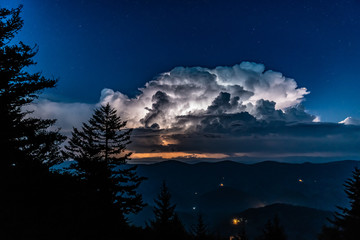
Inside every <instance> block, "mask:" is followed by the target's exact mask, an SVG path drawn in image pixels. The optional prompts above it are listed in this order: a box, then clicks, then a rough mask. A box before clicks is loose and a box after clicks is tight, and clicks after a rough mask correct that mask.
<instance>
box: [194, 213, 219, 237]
mask: <svg viewBox="0 0 360 240" xmlns="http://www.w3.org/2000/svg"><path fill="white" fill-rule="evenodd" d="M192 235H193V239H194V240H211V239H215V237H214V236H212V235H211V234H209V231H208V226H207V225H206V224H205V222H204V218H203V215H202V214H201V213H199V214H198V215H197V223H196V225H195V226H194V227H193V229H192Z"/></svg>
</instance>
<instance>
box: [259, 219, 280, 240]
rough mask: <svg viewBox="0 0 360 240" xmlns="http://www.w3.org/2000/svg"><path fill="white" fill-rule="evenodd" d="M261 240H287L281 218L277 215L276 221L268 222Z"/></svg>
mask: <svg viewBox="0 0 360 240" xmlns="http://www.w3.org/2000/svg"><path fill="white" fill-rule="evenodd" d="M258 239H259V240H286V239H287V237H286V235H285V232H284V228H283V227H282V226H281V225H280V222H279V217H278V216H277V215H276V216H275V217H274V219H273V220H272V221H271V220H268V222H267V223H266V225H265V228H264V230H263V235H262V236H260V237H259V238H258Z"/></svg>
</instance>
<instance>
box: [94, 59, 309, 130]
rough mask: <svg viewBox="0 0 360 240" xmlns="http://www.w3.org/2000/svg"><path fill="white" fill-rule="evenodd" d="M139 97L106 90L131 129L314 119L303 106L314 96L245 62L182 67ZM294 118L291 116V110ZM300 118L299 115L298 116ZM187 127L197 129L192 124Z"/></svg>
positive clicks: (103, 96) (147, 87) (103, 100)
mask: <svg viewBox="0 0 360 240" xmlns="http://www.w3.org/2000/svg"><path fill="white" fill-rule="evenodd" d="M139 90H140V91H141V93H140V94H139V95H138V96H137V97H136V98H129V97H127V96H126V95H124V94H122V93H120V92H115V91H113V90H111V89H104V90H103V91H102V93H101V101H100V102H101V103H107V102H110V103H111V104H112V105H113V106H115V107H116V108H117V109H118V110H119V111H120V114H121V116H123V117H124V118H125V119H128V120H129V121H128V123H129V126H130V127H146V128H160V129H168V128H173V127H175V126H178V119H179V118H181V117H182V116H207V115H209V114H236V113H240V112H248V113H250V114H251V115H253V116H255V117H256V118H257V119H268V120H273V119H275V118H280V119H282V120H283V119H285V118H286V117H287V116H285V115H288V116H290V114H292V118H293V120H295V121H297V120H300V119H297V118H296V117H297V116H299V117H301V120H306V121H308V120H310V121H312V120H313V119H314V118H313V117H312V116H310V115H308V114H306V113H305V112H304V111H303V110H302V109H301V108H298V106H299V104H300V103H301V102H302V101H303V99H304V96H305V95H306V94H308V93H309V92H308V91H307V90H306V88H298V86H297V84H296V82H295V81H294V80H293V79H290V78H286V77H284V76H283V75H282V74H281V73H279V72H274V71H271V70H268V71H265V67H264V65H262V64H256V63H250V62H243V63H241V64H239V65H235V66H233V67H217V68H215V69H208V68H201V67H188V68H184V67H177V68H174V69H173V70H171V71H170V72H166V73H163V74H160V75H159V77H158V78H156V79H155V80H152V81H150V82H148V83H146V85H145V87H144V88H141V89H139ZM290 108H294V109H298V110H296V111H297V113H295V110H290V111H289V114H286V112H287V111H288V109H290ZM297 114H298V115H297ZM187 124H188V125H186V126H184V127H185V128H187V127H190V126H193V124H192V123H190V122H187Z"/></svg>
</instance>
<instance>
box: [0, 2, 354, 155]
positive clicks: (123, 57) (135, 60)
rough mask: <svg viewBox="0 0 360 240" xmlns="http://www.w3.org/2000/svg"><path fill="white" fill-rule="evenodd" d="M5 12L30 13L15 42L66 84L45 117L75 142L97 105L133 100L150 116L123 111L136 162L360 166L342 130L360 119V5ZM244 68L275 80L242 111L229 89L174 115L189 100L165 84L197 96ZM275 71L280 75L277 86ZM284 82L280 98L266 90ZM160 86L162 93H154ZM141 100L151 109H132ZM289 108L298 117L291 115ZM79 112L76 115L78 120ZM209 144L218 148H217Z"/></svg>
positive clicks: (120, 6)
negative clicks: (316, 161) (304, 160)
mask: <svg viewBox="0 0 360 240" xmlns="http://www.w3.org/2000/svg"><path fill="white" fill-rule="evenodd" d="M0 2H1V7H16V6H18V5H19V4H23V5H24V8H23V15H22V16H23V19H24V22H25V24H24V28H23V30H22V31H21V32H20V33H19V34H18V37H17V39H16V41H19V40H21V41H23V42H25V43H27V44H35V43H36V44H38V45H39V52H38V55H37V56H36V60H37V62H38V65H37V66H36V67H35V68H33V69H32V71H33V70H36V71H38V70H41V71H42V72H43V74H44V75H45V76H47V77H55V78H59V82H58V86H57V88H56V89H52V90H48V91H46V92H45V93H44V94H43V95H42V98H41V99H40V102H39V106H37V107H35V108H38V110H41V111H42V113H41V114H40V115H41V116H43V117H56V118H58V119H59V125H60V126H61V127H62V128H63V130H64V131H65V132H66V131H67V130H68V129H71V126H72V125H79V122H81V121H86V120H87V119H88V116H89V114H91V109H92V107H93V106H94V104H97V103H102V102H104V101H105V100H108V101H110V102H112V103H113V104H114V106H117V107H119V108H120V107H121V106H123V103H121V101H129V102H131V103H130V104H129V105H131V106H133V108H134V109H136V114H138V115H139V114H140V112H141V111H143V115H141V116H137V117H133V116H132V115H131V114H133V113H134V112H132V110H131V111H130V110H128V111H127V112H124V116H125V117H126V118H127V119H129V123H130V124H132V126H131V127H134V128H136V129H135V136H134V145H133V146H132V148H133V149H131V150H134V151H135V152H137V153H143V154H148V153H150V152H152V153H154V152H160V153H164V152H167V153H168V154H169V153H179V152H181V153H189V154H190V156H192V155H191V154H202V153H207V155H206V157H208V156H210V154H220V155H212V156H214V157H219V156H220V157H221V156H225V157H227V156H230V157H236V156H245V155H246V156H254V157H259V156H260V157H264V156H270V155H272V156H280V157H287V156H311V157H314V156H321V157H344V158H345V157H356V156H359V150H358V147H356V146H359V144H360V142H359V140H358V139H359V135H360V131H359V128H360V127H359V126H358V125H343V124H337V123H338V122H340V121H342V120H344V119H345V118H347V117H349V116H351V117H352V122H350V123H356V124H358V123H359V122H358V121H357V119H360V107H359V106H360V98H359V94H358V92H359V90H360V72H359V69H360V61H359V59H360V44H359V43H360V14H359V12H360V2H359V1H357V0H353V1H351V0H349V1H345V0H344V1H339V0H338V1H335V0H328V1H322V0H309V1H308V0H304V1H297V0H293V1H291V0H289V1H265V0H262V1H256V0H251V1H230V0H229V1H211V0H208V1H206V0H198V1H194V0H193V1H186V0H182V1H115V0H114V1H111V0H108V1H100V0H89V1H85V0H58V1H55V0H50V1H42V0H26V1H25V0H22V1H21V0H0ZM241 63H242V65H241ZM239 64H240V65H239ZM179 66H182V67H196V66H200V67H202V68H201V69H200V68H184V69H179V68H176V67H179ZM218 66H224V68H223V69H222V70H221V71H220V70H219V68H217V67H218ZM233 66H237V67H233ZM263 67H265V70H264V69H263ZM174 68H175V70H174ZM216 69H218V70H216ZM224 69H225V70H224ZM236 69H240V70H239V71H240V72H241V74H240V75H241V76H245V78H249V79H255V80H251V81H257V80H256V79H257V78H256V77H253V76H255V75H256V76H260V77H259V78H261V79H265V80H264V82H262V80H261V81H260V83H259V85H256V84H255V83H254V82H252V83H251V84H249V82H246V81H245V82H244V83H243V85H241V87H243V90H244V91H245V90H246V91H245V92H246V93H245V92H243V93H241V94H245V95H246V94H249V96H245V95H241V96H240V95H239V96H240V100H239V101H238V103H236V104H238V105H236V106H235V105H234V104H235V103H234V102H236V101H237V100H236V99H235V98H234V97H235V96H236V94H235V90H234V89H230V87H229V88H228V85H227V83H226V84H225V83H224V82H223V83H224V84H223V85H221V84H220V87H219V85H217V84H216V86H215V88H216V87H218V88H219V91H215V90H214V89H213V88H211V89H208V88H206V91H205V92H206V93H209V94H208V95H207V96H208V99H203V100H204V101H205V102H206V104H207V105H206V104H205V103H204V104H205V105H204V106H202V107H200V106H198V105H197V106H195V105H192V103H193V102H196V99H192V98H191V99H190V97H189V98H186V101H189V104H190V106H191V107H190V108H188V109H190V110H189V111H183V109H181V110H178V112H175V113H174V111H175V110H174V109H175V107H174V106H175V105H176V103H177V102H183V101H184V99H180V98H179V97H178V96H180V95H176V94H177V93H176V92H173V90H171V89H165V87H164V82H165V83H166V84H168V85H172V84H173V83H174V81H175V82H176V81H183V82H184V81H187V80H188V79H192V80H190V81H189V82H190V83H189V85H188V86H187V87H190V89H191V86H192V87H194V86H195V85H196V86H197V84H198V83H200V82H202V81H203V83H204V86H205V85H208V84H209V83H210V82H211V81H215V80H216V81H217V79H219V78H220V79H221V76H223V77H224V79H225V78H226V77H227V76H229V74H230V75H231V74H234V72H236V71H238V70H236ZM259 69H260V70H259ZM267 70H272V71H273V72H272V73H274V72H276V73H279V74H280V73H281V74H282V75H281V74H280V77H279V75H276V76H268V75H266V74H265V72H266V71H267ZM221 72H222V73H221ZM163 73H168V75H166V74H165V75H164V74H163ZM212 74H215V75H212ZM219 74H220V75H219ZM221 74H223V75H221ZM254 74H255V75H254ZM240 75H239V76H240ZM212 76H216V77H215V78H214V79H212ZM234 76H235V75H234ZM236 76H238V75H236ZM282 76H284V77H285V78H286V79H285V82H284V83H283V84H282V85H281V84H280V87H279V88H281V89H277V90H274V88H273V87H271V86H272V85H271V84H270V85H271V86H270V88H266V87H263V86H264V83H265V85H266V84H267V83H268V81H273V80H268V79H275V78H276V79H277V78H278V77H279V79H281V77H282ZM204 79H205V80H204ZM289 79H294V81H295V82H296V84H297V85H296V86H295V87H294V86H293V85H292V83H290V82H291V81H293V80H289ZM151 80H154V81H155V83H154V81H153V84H148V85H147V86H145V84H146V83H148V82H150V81H151ZM224 81H225V80H224ZM276 81H277V80H275V82H276ZM231 84H233V83H231ZM254 84H255V85H254ZM175 85H176V84H174V85H172V86H175ZM290 85H291V86H290ZM176 86H177V85H176ZM254 86H255V88H251V87H254ZM182 87H183V86H182ZM197 87H199V86H197ZM139 88H144V89H147V90H145V91H139V90H138V89H139ZM152 88H153V89H152ZM220 88H221V89H220ZM303 88H304V89H303ZM305 88H306V89H305ZM103 89H107V90H103ZM199 89H202V87H201V86H200V87H199ZM204 89H205V87H204ZM102 90H103V91H102ZM159 90H161V93H162V94H157V95H156V91H159ZM210 90H211V91H210ZM199 91H200V90H199ZM209 91H210V92H209ZM101 92H102V94H101ZM120 92H121V94H120ZM205 92H202V93H205ZM222 93H223V94H222ZM182 94H186V91H185V92H184V93H182ZM194 94H195V93H194ZM234 94H235V95H234ZM251 94H252V95H251ZM264 94H268V96H267V95H266V96H265V95H264ZM281 94H283V95H281ZM125 95H126V96H127V97H124V96H125ZM139 95H142V96H143V98H142V99H141V98H140V100H141V101H140V100H134V99H136V98H135V97H136V96H139ZM155 95H156V96H155ZM280 95H281V96H283V98H281V99H279V98H277V97H276V96H280ZM109 96H110V97H109ZM182 96H183V95H182ZM243 96H245V97H243ZM250 96H253V97H252V98H253V101H250V100H251V99H252V98H250V100H249V97H250ZM294 96H295V97H294ZM99 99H100V100H99ZM119 99H120V100H119ZM124 99H125V100H124ZM131 99H132V100H131ZM138 99H139V97H138ZM234 99H235V100H234ZM289 99H290V100H289ZM180 100H181V101H180ZM145 101H147V103H144V102H145ZM271 101H273V102H274V104H273V105H272V104H271ZM140 102H141V103H140ZM249 102H251V104H252V105H251V104H250V105H251V106H250V105H247V104H249ZM233 103H234V104H233ZM241 103H242V104H243V105H241ZM300 103H301V104H302V106H300V107H299V106H298V104H300ZM41 104H42V105H41ZM176 106H177V105H176ZM186 106H187V105H186V104H185V105H184V106H182V107H183V108H185V107H186ZM289 107H290V108H292V109H293V110H289V111H288V112H286V111H285V109H287V108H289ZM50 108H51V109H50ZM145 108H147V110H146V109H145ZM235 108H236V109H235ZM75 109H76V111H77V112H78V116H74V115H75V114H70V113H69V111H70V110H73V112H72V113H74V111H75ZM294 109H296V110H294ZM304 109H305V110H304ZM124 111H125V110H124ZM241 112H242V114H240V113H241ZM155 113H156V114H157V115H156V116H155V115H154V114H155ZM151 114H153V115H151ZM246 114H248V115H246ZM68 115H72V117H67V116H68ZM165 115H166V116H165ZM245 115H246V116H245ZM168 116H170V117H168ZM229 119H230V120H229ZM319 120H320V121H321V122H320V123H318V121H319ZM279 121H280V122H281V123H279ZM215 122H216V124H218V125H216V126H215ZM314 122H316V123H314ZM348 123H349V122H348ZM180 124H182V125H181V126H182V127H180ZM220 125H221V126H220ZM184 126H187V127H186V128H185V127H184ZM199 126H200V127H199ZM219 126H220V127H219ZM194 129H195V130H194ZM274 136H275V137H274ZM216 139H221V141H220V142H217V141H216ZM135 140H137V141H135ZM201 143H203V144H201ZM205 143H206V144H205ZM209 144H212V145H216V146H217V148H215V149H211V150H210V149H209ZM235 149H236V150H235ZM221 154H223V155H221ZM138 156H140V155H138ZM143 156H145V155H143ZM146 156H149V155H146ZM151 156H152V157H156V156H157V155H151ZM174 156H175V157H177V156H178V155H176V154H175V155H174ZM183 156H186V157H189V155H183ZM194 156H195V155H194ZM195 157H199V155H197V156H195Z"/></svg>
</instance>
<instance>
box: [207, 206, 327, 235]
mask: <svg viewBox="0 0 360 240" xmlns="http://www.w3.org/2000/svg"><path fill="white" fill-rule="evenodd" d="M275 215H277V216H278V218H279V220H280V225H282V226H283V227H284V230H285V233H286V235H287V237H288V239H289V240H315V239H317V234H318V233H319V232H320V231H321V227H322V226H323V224H327V220H326V218H327V217H331V216H332V213H331V212H329V211H322V210H317V209H314V208H307V207H301V206H294V205H288V204H272V205H269V206H266V207H261V208H251V209H248V210H246V211H243V212H241V213H238V214H233V215H232V216H227V217H225V218H223V219H222V221H221V222H220V223H219V224H218V225H217V226H216V227H214V229H215V230H216V231H217V232H219V233H221V234H222V235H224V236H230V235H234V234H235V233H236V232H237V231H238V230H239V226H234V225H233V224H231V222H230V221H231V219H232V218H239V219H240V218H243V219H246V228H245V229H246V232H247V234H248V235H249V237H250V239H254V238H255V237H257V236H259V235H261V233H262V230H263V228H264V226H265V224H266V222H267V221H268V220H269V219H273V218H274V216H275Z"/></svg>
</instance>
